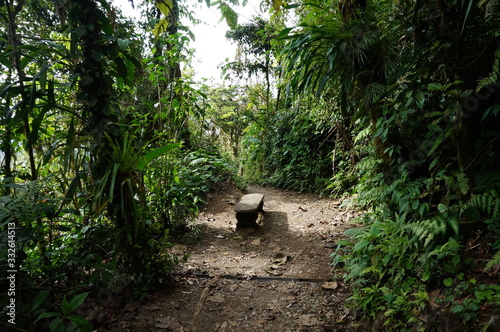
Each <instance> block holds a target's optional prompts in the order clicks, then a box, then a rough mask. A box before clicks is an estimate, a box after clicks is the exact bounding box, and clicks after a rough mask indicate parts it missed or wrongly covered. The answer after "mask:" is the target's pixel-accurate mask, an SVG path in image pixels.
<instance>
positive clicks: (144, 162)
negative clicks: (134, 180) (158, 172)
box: [137, 143, 180, 170]
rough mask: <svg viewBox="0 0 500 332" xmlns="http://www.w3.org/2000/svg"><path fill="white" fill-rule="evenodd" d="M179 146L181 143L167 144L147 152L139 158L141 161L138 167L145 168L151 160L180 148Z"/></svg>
mask: <svg viewBox="0 0 500 332" xmlns="http://www.w3.org/2000/svg"><path fill="white" fill-rule="evenodd" d="M179 146H180V144H179V143H172V144H167V145H164V146H162V147H161V148H158V149H156V150H153V151H151V152H149V153H147V154H146V155H144V156H143V157H142V158H141V159H140V160H139V162H138V163H137V168H138V169H139V170H143V169H144V168H145V167H146V166H147V164H149V163H150V162H151V161H153V160H155V159H156V158H158V157H160V156H162V155H164V154H166V153H168V152H170V151H172V150H174V149H176V148H178V147H179Z"/></svg>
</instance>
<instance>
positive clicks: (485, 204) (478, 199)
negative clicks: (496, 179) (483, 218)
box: [462, 190, 500, 221]
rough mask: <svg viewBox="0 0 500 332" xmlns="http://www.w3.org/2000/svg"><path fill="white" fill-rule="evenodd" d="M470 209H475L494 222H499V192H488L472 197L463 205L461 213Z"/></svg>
mask: <svg viewBox="0 0 500 332" xmlns="http://www.w3.org/2000/svg"><path fill="white" fill-rule="evenodd" d="M470 209H476V210H479V211H480V212H483V213H485V214H486V215H488V216H489V217H490V218H491V219H493V220H495V221H499V220H500V192H499V191H498V190H490V191H487V192H485V193H484V194H481V195H476V196H474V197H472V198H471V199H470V200H469V202H467V204H465V206H464V208H463V210H462V212H466V211H468V210H470Z"/></svg>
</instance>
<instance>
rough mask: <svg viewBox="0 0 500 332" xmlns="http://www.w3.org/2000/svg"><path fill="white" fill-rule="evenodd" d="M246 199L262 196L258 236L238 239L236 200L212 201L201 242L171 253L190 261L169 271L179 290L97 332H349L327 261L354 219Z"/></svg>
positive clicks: (290, 200)
mask: <svg viewBox="0 0 500 332" xmlns="http://www.w3.org/2000/svg"><path fill="white" fill-rule="evenodd" d="M247 192H248V193H253V192H258V193H263V194H265V199H264V201H265V203H264V210H265V214H264V215H263V216H261V217H259V225H260V226H259V229H257V230H254V229H243V230H236V219H235V214H234V212H233V206H234V204H235V203H237V202H238V200H239V199H240V197H241V196H242V195H243V193H242V192H241V191H239V190H237V189H236V188H234V187H232V186H227V187H225V188H224V189H223V190H220V191H219V192H218V193H216V194H212V195H211V196H210V197H209V202H208V204H207V207H206V208H205V209H204V210H203V211H202V212H201V213H200V215H199V216H198V218H197V222H199V223H201V226H200V231H201V233H202V236H203V240H202V241H200V242H199V243H197V244H195V245H188V244H177V245H176V246H174V247H173V248H172V252H173V253H174V254H178V255H182V254H189V255H190V258H189V261H188V263H186V264H184V265H183V266H180V267H179V268H178V269H177V271H175V272H176V276H175V279H176V280H175V281H176V282H175V287H174V288H173V289H167V290H165V291H162V292H158V293H156V294H154V295H153V296H151V298H149V299H148V300H147V301H145V302H144V303H136V304H129V305H128V306H127V307H126V308H125V309H124V310H123V312H122V313H121V317H120V318H119V319H115V320H114V322H113V323H111V324H108V325H107V326H106V327H102V328H100V329H99V330H98V331H99V332H104V331H176V332H182V331H200V332H201V331H203V332H207V331H218V332H222V331H226V332H229V331H235V332H236V331H237V332H245V331H248V332H250V331H251V332H254V331H276V332H286V331H290V332H292V331H354V330H355V329H354V326H352V324H351V323H350V319H349V318H350V317H351V314H350V312H349V310H347V309H345V308H344V307H343V303H344V302H345V299H346V298H347V297H348V295H349V292H348V289H347V288H346V287H345V285H342V283H341V282H340V281H335V280H334V275H333V272H334V271H332V267H331V265H330V262H331V258H330V254H331V252H332V250H333V249H332V248H333V242H334V241H335V240H337V239H338V238H339V237H341V236H342V234H343V232H344V230H345V229H346V228H348V227H349V224H348V221H349V219H350V218H352V217H354V216H355V213H354V212H353V211H346V210H343V209H341V208H340V202H339V201H335V200H331V199H326V198H318V197H317V196H314V195H306V194H298V193H294V192H287V191H281V190H275V189H269V188H262V187H257V186H252V187H249V188H247Z"/></svg>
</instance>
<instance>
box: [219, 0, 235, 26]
mask: <svg viewBox="0 0 500 332" xmlns="http://www.w3.org/2000/svg"><path fill="white" fill-rule="evenodd" d="M219 9H220V12H221V14H222V18H224V19H225V20H226V23H227V25H229V27H230V28H231V29H236V26H237V25H238V14H237V13H236V12H235V11H234V10H233V9H232V8H231V7H229V6H228V5H226V4H225V3H222V4H220V6H219Z"/></svg>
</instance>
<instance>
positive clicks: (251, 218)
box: [236, 212, 259, 228]
mask: <svg viewBox="0 0 500 332" xmlns="http://www.w3.org/2000/svg"><path fill="white" fill-rule="evenodd" d="M258 217H259V213H258V212H255V213H236V220H238V223H237V224H236V228H245V227H253V228H258V227H259V226H258V225H257V223H256V221H257V218H258Z"/></svg>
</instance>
